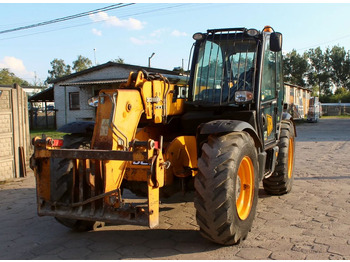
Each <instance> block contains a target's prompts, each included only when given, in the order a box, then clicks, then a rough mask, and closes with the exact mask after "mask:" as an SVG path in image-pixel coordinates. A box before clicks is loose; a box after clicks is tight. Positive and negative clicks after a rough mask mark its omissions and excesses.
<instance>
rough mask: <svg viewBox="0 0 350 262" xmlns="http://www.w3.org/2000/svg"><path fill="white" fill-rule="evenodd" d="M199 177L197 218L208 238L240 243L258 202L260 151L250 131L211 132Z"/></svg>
mask: <svg viewBox="0 0 350 262" xmlns="http://www.w3.org/2000/svg"><path fill="white" fill-rule="evenodd" d="M198 169H199V172H198V174H197V175H196V176H195V183H194V186H195V190H196V197H195V200H194V205H195V208H196V219H197V223H198V225H199V227H200V232H201V234H202V236H204V237H205V238H207V239H209V240H211V241H213V242H215V243H218V244H223V245H233V244H237V243H239V242H240V241H241V240H244V239H245V238H246V237H247V234H248V232H249V231H250V229H251V227H252V223H253V220H254V217H255V212H256V206H257V201H258V189H259V180H258V165H257V151H256V148H255V145H254V141H253V139H252V138H251V137H250V136H249V135H248V134H247V133H246V132H237V133H230V134H226V135H222V136H215V135H210V136H209V137H208V141H207V143H205V144H203V147H202V155H201V156H200V158H199V159H198Z"/></svg>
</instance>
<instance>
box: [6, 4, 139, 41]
mask: <svg viewBox="0 0 350 262" xmlns="http://www.w3.org/2000/svg"><path fill="white" fill-rule="evenodd" d="M129 5H133V3H130V4H122V3H119V4H114V5H109V6H106V7H104V8H99V9H95V10H92V11H88V12H83V13H79V14H75V15H70V16H65V17H61V18H56V19H53V20H49V21H45V22H40V23H37V24H32V25H27V26H21V27H17V28H13V29H7V30H3V31H0V34H5V33H11V32H15V31H20V30H25V29H30V28H34V27H38V26H44V25H49V24H54V23H59V22H64V21H67V20H72V19H76V18H80V17H83V16H87V15H90V14H96V13H99V12H103V11H109V10H113V9H117V8H122V7H126V6H129Z"/></svg>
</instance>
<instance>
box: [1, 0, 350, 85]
mask: <svg viewBox="0 0 350 262" xmlns="http://www.w3.org/2000/svg"><path fill="white" fill-rule="evenodd" d="M256 2H259V1H256ZM112 4H113V3H108V2H105V3H100V4H96V3H75V4H69V3H62V4H51V3H15V4H13V3H3V2H2V3H0V31H5V30H8V29H15V28H19V27H24V26H28V25H32V24H37V23H41V22H46V21H49V20H53V19H57V18H62V17H66V16H70V15H75V14H78V13H83V12H88V11H91V10H95V9H99V8H103V7H106V6H110V5H112ZM265 25H270V26H272V27H273V28H274V29H275V30H276V31H279V32H281V33H282V34H283V37H284V39H283V49H284V51H286V52H289V51H291V50H292V49H296V50H297V51H298V52H300V53H303V52H304V51H305V50H308V49H309V48H316V47H318V46H321V48H322V49H325V48H326V47H332V46H334V45H340V46H343V47H345V49H346V50H350V2H340V3H334V1H333V3H307V4H305V3H296V2H293V3H284V4H282V3H245V4H243V3H200V4H195V3H190V4H188V3H158V4H155V3H153V4H145V3H141V2H139V3H136V4H134V5H129V6H126V7H122V8H118V9H114V10H110V11H107V12H99V13H96V14H93V15H91V14H90V15H87V16H84V17H80V18H77V19H72V20H68V21H65V22H59V23H53V24H50V25H45V26H38V27H35V28H30V29H25V30H18V31H15V32H9V33H2V34H1V33H0V68H10V70H11V71H12V72H14V73H15V74H16V75H18V76H19V77H21V78H23V79H25V80H27V81H28V82H30V83H33V82H34V78H35V75H36V76H37V78H38V79H39V80H41V81H44V80H45V79H46V77H47V76H48V73H47V71H48V70H50V69H51V66H50V62H51V61H52V60H53V59H55V58H58V59H63V60H64V61H65V62H66V64H70V65H72V61H74V60H75V59H76V58H77V56H78V55H83V56H85V57H88V58H89V59H90V60H91V61H92V62H93V63H94V64H95V61H96V62H97V64H103V63H106V62H108V61H110V60H113V59H117V58H118V57H120V58H122V59H124V61H125V63H128V64H135V65H142V66H147V64H148V57H149V56H150V55H151V54H152V53H153V52H154V53H155V55H154V57H153V58H152V60H151V66H152V67H157V68H165V69H170V70H172V69H173V68H174V67H177V66H181V64H182V60H183V61H184V63H185V67H186V68H187V63H188V56H189V53H190V48H191V46H192V43H193V39H192V35H193V34H194V33H196V32H205V31H206V30H207V29H213V28H223V27H225V28H228V27H247V28H256V29H259V30H261V29H262V28H263V27H264V26H265ZM94 49H95V51H94Z"/></svg>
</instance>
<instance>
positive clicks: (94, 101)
mask: <svg viewBox="0 0 350 262" xmlns="http://www.w3.org/2000/svg"><path fill="white" fill-rule="evenodd" d="M88 105H89V106H91V107H97V106H98V96H93V97H91V98H90V99H89V100H88Z"/></svg>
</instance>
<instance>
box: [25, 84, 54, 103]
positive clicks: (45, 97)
mask: <svg viewBox="0 0 350 262" xmlns="http://www.w3.org/2000/svg"><path fill="white" fill-rule="evenodd" d="M28 101H29V102H45V101H46V102H54V101H55V99H54V96H53V87H49V88H47V89H45V90H44V91H41V92H40V93H37V94H35V95H32V96H31V97H29V98H28Z"/></svg>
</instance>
